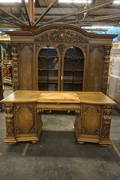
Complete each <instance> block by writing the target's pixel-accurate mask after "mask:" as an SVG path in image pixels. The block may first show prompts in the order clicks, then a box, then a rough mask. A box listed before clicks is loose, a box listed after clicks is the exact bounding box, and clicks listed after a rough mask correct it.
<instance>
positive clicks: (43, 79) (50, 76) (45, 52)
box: [38, 46, 59, 91]
mask: <svg viewBox="0 0 120 180" xmlns="http://www.w3.org/2000/svg"><path fill="white" fill-rule="evenodd" d="M58 79H59V78H58V55H57V51H56V50H55V48H54V47H52V46H45V47H43V48H42V49H41V50H40V52H39V56H38V90H43V91H58V90H59V82H58Z"/></svg>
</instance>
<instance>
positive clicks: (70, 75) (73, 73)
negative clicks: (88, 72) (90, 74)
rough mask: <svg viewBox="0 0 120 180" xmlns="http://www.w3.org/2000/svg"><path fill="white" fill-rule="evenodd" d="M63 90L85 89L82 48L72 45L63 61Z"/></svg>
mask: <svg viewBox="0 0 120 180" xmlns="http://www.w3.org/2000/svg"><path fill="white" fill-rule="evenodd" d="M63 66H64V67H63V76H62V79H63V83H62V90H63V91H82V90H83V71H84V55H83V52H82V50H81V49H80V48H78V47H75V46H73V47H70V48H69V49H68V50H67V51H66V53H65V56H64V62H63Z"/></svg>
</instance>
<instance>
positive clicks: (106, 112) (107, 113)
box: [102, 106, 112, 138]
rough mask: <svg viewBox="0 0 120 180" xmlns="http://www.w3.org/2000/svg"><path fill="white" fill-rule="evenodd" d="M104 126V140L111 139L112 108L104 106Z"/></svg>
mask: <svg viewBox="0 0 120 180" xmlns="http://www.w3.org/2000/svg"><path fill="white" fill-rule="evenodd" d="M103 108H104V110H103V124H102V138H109V134H110V124H111V119H112V116H111V110H112V107H111V106H104V107H103Z"/></svg>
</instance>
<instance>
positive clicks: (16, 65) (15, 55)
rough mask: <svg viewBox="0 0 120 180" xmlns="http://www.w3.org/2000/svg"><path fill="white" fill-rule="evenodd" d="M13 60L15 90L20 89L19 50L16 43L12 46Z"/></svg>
mask: <svg viewBox="0 0 120 180" xmlns="http://www.w3.org/2000/svg"><path fill="white" fill-rule="evenodd" d="M12 61H13V90H14V91H15V90H18V89H19V72H18V70H19V63H18V50H17V46H16V45H14V46H13V48H12Z"/></svg>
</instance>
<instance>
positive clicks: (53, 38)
mask: <svg viewBox="0 0 120 180" xmlns="http://www.w3.org/2000/svg"><path fill="white" fill-rule="evenodd" d="M35 40H36V41H40V42H69V43H70V42H77V43H78V42H81V43H87V42H88V39H87V38H86V37H84V36H83V35H80V34H79V33H76V32H74V31H71V30H68V29H66V28H62V27H61V28H58V29H54V30H51V31H47V32H45V33H42V34H41V35H40V37H36V38H35Z"/></svg>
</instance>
